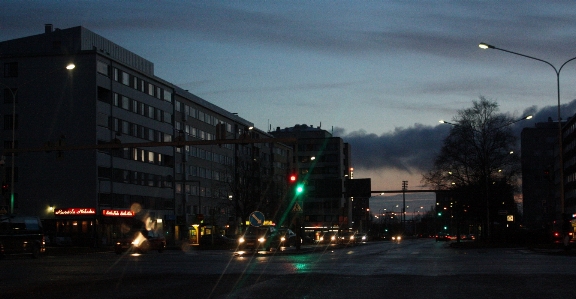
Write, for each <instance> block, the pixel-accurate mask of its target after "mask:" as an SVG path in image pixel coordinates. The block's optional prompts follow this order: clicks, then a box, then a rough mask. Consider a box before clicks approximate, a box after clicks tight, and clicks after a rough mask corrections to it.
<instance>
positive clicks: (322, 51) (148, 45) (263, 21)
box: [0, 0, 576, 212]
mask: <svg viewBox="0 0 576 299" xmlns="http://www.w3.org/2000/svg"><path fill="white" fill-rule="evenodd" d="M574 20H576V2H574V1H533V0H526V1H523V0H518V1H501V0H499V1H496V0H494V1H493V0H485V1H327V0H326V1H321V0H315V1H3V3H2V9H1V10H0V40H2V41H4V40H9V39H14V38H19V37H24V36H29V35H36V34H41V33H43V32H44V24H47V23H50V24H53V25H54V27H55V28H62V29H64V28H70V27H74V26H84V27H86V28H87V29H89V30H91V31H93V32H95V33H97V34H99V35H102V36H103V37H105V38H107V39H109V40H111V41H113V42H115V43H117V44H119V45H120V46H122V47H124V48H126V49H128V50H130V51H132V52H134V53H136V54H138V55H140V56H142V57H143V58H145V59H148V60H150V61H151V62H153V63H154V65H155V74H156V76H158V77H160V78H162V79H164V80H166V81H168V82H171V83H173V84H175V85H178V86H180V87H182V88H184V89H188V90H189V91H190V92H191V93H193V94H195V95H197V96H199V97H201V98H203V99H204V100H206V101H209V102H211V103H214V104H216V105H218V106H220V107H222V108H224V109H226V110H228V111H230V112H236V113H238V114H239V116H241V117H243V118H245V119H247V120H249V121H251V122H253V123H254V124H255V125H256V127H258V128H260V129H262V130H264V131H268V129H269V128H272V129H273V130H274V129H276V127H280V128H285V127H291V126H294V125H295V124H308V125H313V126H315V127H317V126H320V125H321V127H322V128H323V129H325V130H328V131H330V132H333V133H334V135H335V136H338V137H342V138H343V139H344V141H345V142H348V143H350V144H351V145H352V152H353V164H354V168H355V171H354V177H355V178H372V189H373V190H392V189H394V190H398V189H401V186H402V181H403V180H407V181H409V189H417V188H424V187H421V179H422V172H423V171H425V170H426V169H428V168H429V167H430V166H431V165H432V162H433V159H434V157H435V154H436V153H437V152H438V151H439V150H440V147H441V145H442V140H443V138H444V137H445V136H447V134H448V132H449V130H450V126H449V125H446V124H443V125H442V124H439V122H438V121H439V120H440V119H444V120H448V121H450V120H451V119H452V118H453V117H454V116H455V115H456V113H457V111H458V110H461V109H466V108H469V107H470V106H471V105H472V101H473V100H478V99H479V97H480V96H484V97H486V98H487V99H491V100H495V101H497V102H498V104H499V105H500V108H501V112H503V113H508V114H509V115H510V116H512V117H514V118H521V117H522V116H524V115H527V114H534V115H535V117H534V119H532V120H530V121H522V122H520V123H517V124H516V125H515V128H514V129H515V131H517V132H520V130H521V129H522V127H524V126H533V125H534V123H535V122H539V121H546V120H547V119H548V117H552V119H553V120H554V121H557V119H558V115H557V110H556V109H557V92H556V73H555V72H554V69H553V68H552V67H550V66H549V65H546V64H545V63H543V62H540V61H536V60H532V59H529V58H525V57H521V56H517V55H513V54H509V53H506V52H502V51H498V50H481V49H480V48H478V43H480V42H485V43H489V44H492V45H494V46H496V47H499V48H502V49H506V50H510V51H514V52H518V53H522V54H525V55H529V56H533V57H536V58H539V59H542V60H545V61H548V62H549V63H551V64H552V65H554V66H555V67H556V68H559V67H560V66H561V65H562V64H563V63H564V62H566V61H567V60H569V59H571V58H573V57H574V56H576V46H575V44H574V37H575V34H576V22H575V21H574ZM560 79H561V80H560V86H561V103H562V104H563V105H564V104H566V106H565V107H564V106H562V118H563V119H566V118H567V117H571V116H573V115H574V113H575V112H576V109H575V107H576V103H575V102H573V101H574V99H576V90H575V89H574V88H573V86H574V83H575V82H576V61H574V62H570V63H568V64H567V65H566V66H565V67H564V68H563V69H562V71H561V76H560ZM400 198H401V197H400ZM407 198H409V200H408V201H409V202H410V203H411V207H410V208H408V209H407V211H410V212H411V211H412V210H413V207H417V206H421V205H424V206H425V208H427V209H428V208H429V207H430V206H431V205H432V202H431V201H430V200H429V199H430V197H429V196H428V197H426V196H425V195H423V194H414V195H412V194H411V195H409V196H407ZM394 199H396V200H397V199H398V196H396V197H395V198H394ZM413 201H414V202H413ZM392 202H393V198H389V199H385V198H384V197H383V196H378V197H376V198H374V200H373V201H371V205H372V206H373V211H374V210H378V209H380V208H383V207H387V208H392V207H389V205H395V203H394V204H393V203H392Z"/></svg>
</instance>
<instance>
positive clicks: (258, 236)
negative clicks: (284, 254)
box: [238, 226, 280, 251]
mask: <svg viewBox="0 0 576 299" xmlns="http://www.w3.org/2000/svg"><path fill="white" fill-rule="evenodd" d="M278 247H280V236H279V234H278V233H277V230H276V228H275V227H273V226H262V227H260V226H248V227H247V228H246V231H245V232H244V235H242V236H241V237H240V238H238V250H247V249H250V250H252V251H255V250H258V249H265V250H266V251H270V249H271V248H278Z"/></svg>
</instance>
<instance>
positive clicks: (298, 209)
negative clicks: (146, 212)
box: [292, 203, 302, 212]
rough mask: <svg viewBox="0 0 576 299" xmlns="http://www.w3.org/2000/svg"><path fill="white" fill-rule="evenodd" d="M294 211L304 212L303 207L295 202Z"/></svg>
mask: <svg viewBox="0 0 576 299" xmlns="http://www.w3.org/2000/svg"><path fill="white" fill-rule="evenodd" d="M292 212H302V207H301V206H300V205H299V204H298V203H295V204H294V207H292Z"/></svg>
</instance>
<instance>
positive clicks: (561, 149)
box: [478, 43, 576, 214]
mask: <svg viewBox="0 0 576 299" xmlns="http://www.w3.org/2000/svg"><path fill="white" fill-rule="evenodd" d="M478 46H479V47H480V48H481V49H495V50H500V51H502V52H507V53H510V54H514V55H518V56H522V57H526V58H530V59H533V60H538V61H541V62H544V63H546V64H547V65H549V66H551V67H552V69H554V72H555V73H556V90H557V97H558V148H559V151H558V164H559V167H558V168H559V171H558V172H559V177H560V179H559V186H560V187H559V189H560V190H559V193H560V211H561V212H560V213H561V214H564V147H563V145H562V142H563V141H562V116H561V115H560V71H562V68H563V67H564V66H565V65H566V64H567V63H568V62H570V61H572V60H575V59H576V57H572V58H570V59H568V60H566V61H565V62H564V63H563V64H562V65H561V66H560V67H559V68H556V67H555V66H554V65H553V64H552V63H550V62H548V61H546V60H543V59H540V58H536V57H532V56H529V55H525V54H522V53H518V52H513V51H508V50H505V49H500V48H497V47H494V46H492V45H489V44H486V43H480V44H479V45H478Z"/></svg>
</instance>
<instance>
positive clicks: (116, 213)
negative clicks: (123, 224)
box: [102, 210, 136, 217]
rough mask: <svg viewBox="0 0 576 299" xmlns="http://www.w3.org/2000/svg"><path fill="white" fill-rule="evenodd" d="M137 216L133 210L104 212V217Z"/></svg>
mask: <svg viewBox="0 0 576 299" xmlns="http://www.w3.org/2000/svg"><path fill="white" fill-rule="evenodd" d="M135 214H136V213H134V212H133V211H131V210H102V215H103V216H107V217H134V215H135Z"/></svg>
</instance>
